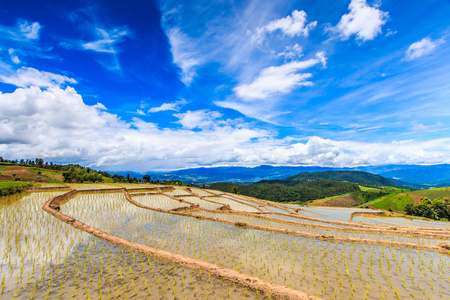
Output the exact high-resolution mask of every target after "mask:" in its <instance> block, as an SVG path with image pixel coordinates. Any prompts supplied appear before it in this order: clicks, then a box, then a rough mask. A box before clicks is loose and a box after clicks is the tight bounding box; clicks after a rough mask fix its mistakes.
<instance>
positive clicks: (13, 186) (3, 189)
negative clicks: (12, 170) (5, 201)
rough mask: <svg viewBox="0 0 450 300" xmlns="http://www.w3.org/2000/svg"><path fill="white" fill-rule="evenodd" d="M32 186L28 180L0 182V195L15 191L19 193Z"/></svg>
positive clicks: (10, 193)
mask: <svg viewBox="0 0 450 300" xmlns="http://www.w3.org/2000/svg"><path fill="white" fill-rule="evenodd" d="M32 186H33V185H32V184H31V183H30V182H17V181H5V182H0V196H8V195H12V194H15V193H20V192H23V191H24V190H25V189H27V188H30V187H32Z"/></svg>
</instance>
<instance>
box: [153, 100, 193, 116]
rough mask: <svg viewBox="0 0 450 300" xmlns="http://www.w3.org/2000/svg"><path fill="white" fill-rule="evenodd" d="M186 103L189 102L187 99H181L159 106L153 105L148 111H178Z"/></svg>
mask: <svg viewBox="0 0 450 300" xmlns="http://www.w3.org/2000/svg"><path fill="white" fill-rule="evenodd" d="M185 104H187V101H186V100H184V99H181V100H179V101H175V102H170V103H163V104H162V105H161V106H158V107H152V108H150V109H149V110H148V112H149V113H156V112H160V111H168V110H173V111H178V110H180V108H181V107H183V106H184V105H185Z"/></svg>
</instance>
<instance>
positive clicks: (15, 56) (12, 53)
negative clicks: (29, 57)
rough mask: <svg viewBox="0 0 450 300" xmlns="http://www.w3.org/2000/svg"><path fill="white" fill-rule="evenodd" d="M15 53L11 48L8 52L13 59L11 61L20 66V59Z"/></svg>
mask: <svg viewBox="0 0 450 300" xmlns="http://www.w3.org/2000/svg"><path fill="white" fill-rule="evenodd" d="M15 52H16V51H15V50H14V49H13V48H10V49H9V50H8V53H9V56H10V57H11V61H12V62H13V63H15V64H20V59H19V57H18V56H17V55H15V54H14V53H15Z"/></svg>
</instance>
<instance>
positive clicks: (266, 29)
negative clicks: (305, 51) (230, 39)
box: [252, 10, 317, 43]
mask: <svg viewBox="0 0 450 300" xmlns="http://www.w3.org/2000/svg"><path fill="white" fill-rule="evenodd" d="M306 19H307V14H306V12H305V11H303V10H301V11H298V10H294V11H293V12H292V14H291V15H290V16H286V17H284V18H280V19H276V20H273V21H270V22H269V23H268V24H267V25H265V26H263V27H258V28H257V29H256V32H255V33H254V34H253V35H252V40H253V41H254V42H256V43H261V42H262V41H263V40H264V38H265V37H266V34H269V33H273V32H277V31H279V32H281V33H282V34H283V35H287V36H290V37H294V36H308V35H309V31H310V30H313V29H314V28H316V26H317V21H312V22H309V23H308V22H307V21H306Z"/></svg>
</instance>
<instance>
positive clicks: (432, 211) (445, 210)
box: [405, 197, 450, 221]
mask: <svg viewBox="0 0 450 300" xmlns="http://www.w3.org/2000/svg"><path fill="white" fill-rule="evenodd" d="M405 212H406V214H407V215H412V216H419V217H426V218H430V219H434V220H442V219H447V220H449V221H450V200H449V199H448V198H446V199H441V198H436V199H434V200H433V201H431V200H430V199H429V198H427V197H424V198H422V199H421V200H420V203H419V204H414V203H408V204H407V205H406V206H405Z"/></svg>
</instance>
